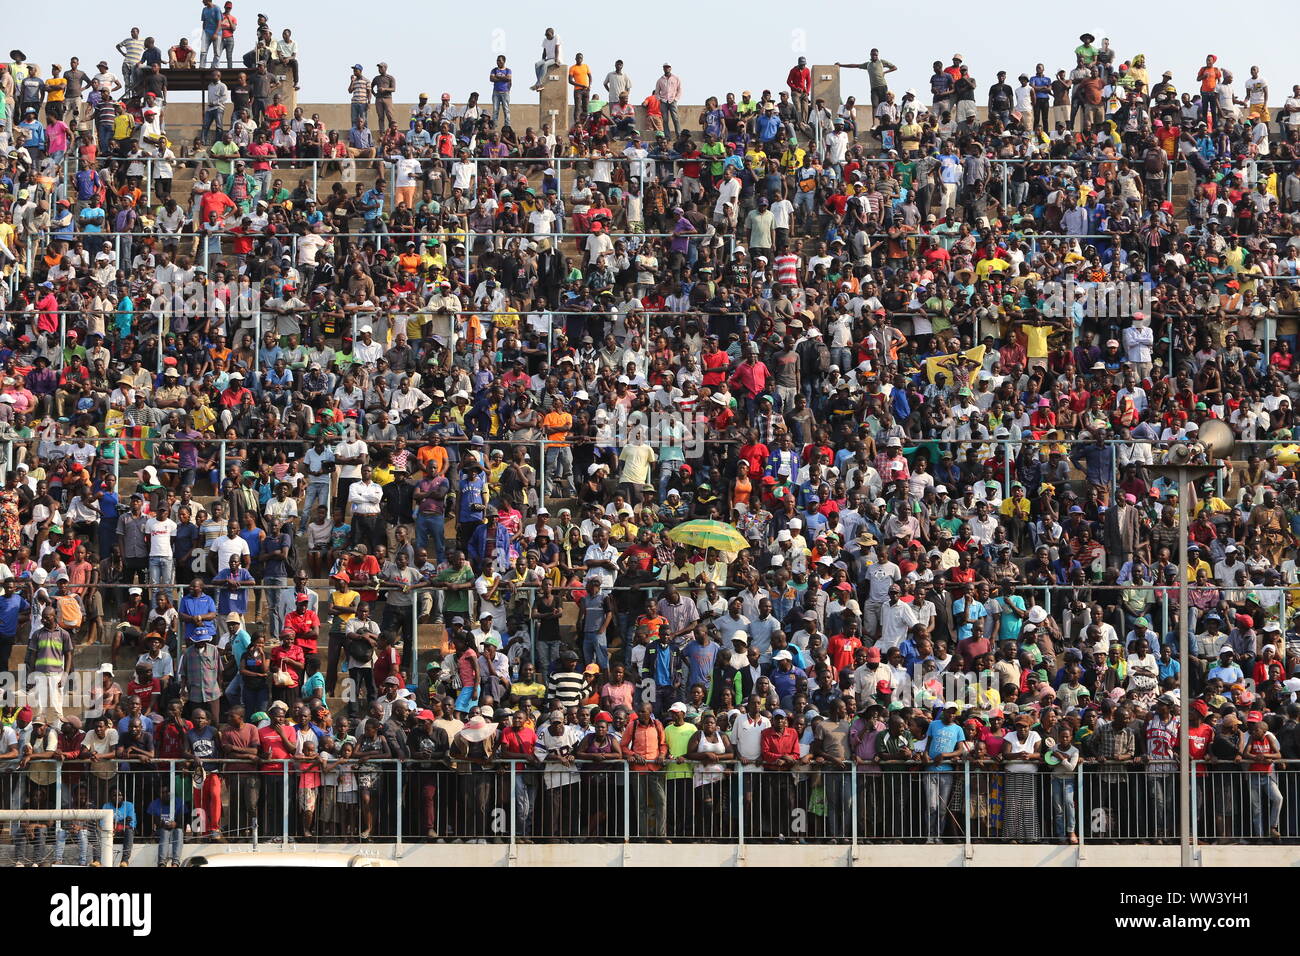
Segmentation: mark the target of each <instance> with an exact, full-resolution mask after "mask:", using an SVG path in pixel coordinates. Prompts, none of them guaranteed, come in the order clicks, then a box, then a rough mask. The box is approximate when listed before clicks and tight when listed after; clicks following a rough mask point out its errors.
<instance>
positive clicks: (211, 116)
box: [202, 70, 230, 145]
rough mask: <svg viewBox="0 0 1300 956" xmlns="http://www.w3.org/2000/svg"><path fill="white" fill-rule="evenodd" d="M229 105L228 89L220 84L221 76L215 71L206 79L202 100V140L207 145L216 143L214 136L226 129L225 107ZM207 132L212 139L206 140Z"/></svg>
mask: <svg viewBox="0 0 1300 956" xmlns="http://www.w3.org/2000/svg"><path fill="white" fill-rule="evenodd" d="M229 103H230V87H228V86H226V84H225V83H223V82H221V74H220V73H218V72H217V71H216V70H213V71H212V75H211V76H210V77H208V87H207V94H206V95H205V97H204V100H203V133H202V136H203V140H204V142H207V143H208V145H212V143H215V142H216V139H215V136H219V135H220V134H221V131H222V130H224V129H225V128H226V119H225V117H226V106H227V105H228V104H229ZM208 130H212V132H213V134H214V138H213V139H212V140H208Z"/></svg>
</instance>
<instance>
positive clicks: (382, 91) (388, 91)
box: [370, 63, 397, 136]
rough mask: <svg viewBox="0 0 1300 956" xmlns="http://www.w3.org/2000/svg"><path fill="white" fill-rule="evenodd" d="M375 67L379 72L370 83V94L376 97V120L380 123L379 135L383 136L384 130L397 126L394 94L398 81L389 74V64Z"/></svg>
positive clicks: (380, 64)
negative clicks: (394, 116)
mask: <svg viewBox="0 0 1300 956" xmlns="http://www.w3.org/2000/svg"><path fill="white" fill-rule="evenodd" d="M375 65H376V66H377V67H378V69H379V72H378V73H377V74H376V75H375V78H374V79H373V80H371V81H370V92H371V93H373V94H374V97H375V119H376V120H377V121H378V122H379V134H380V136H383V133H384V130H386V129H388V127H390V126H396V125H397V120H396V119H394V118H393V93H394V91H396V89H397V80H396V79H394V78H393V75H392V74H391V73H389V72H388V64H387V63H377V64H375Z"/></svg>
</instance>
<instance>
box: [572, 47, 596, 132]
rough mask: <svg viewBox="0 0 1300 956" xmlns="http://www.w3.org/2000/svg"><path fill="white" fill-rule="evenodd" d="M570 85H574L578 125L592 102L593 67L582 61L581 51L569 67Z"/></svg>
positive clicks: (574, 111) (576, 122)
mask: <svg viewBox="0 0 1300 956" xmlns="http://www.w3.org/2000/svg"><path fill="white" fill-rule="evenodd" d="M569 85H570V86H571V87H573V125H574V126H577V125H578V124H579V123H581V122H582V120H583V118H584V117H585V116H586V115H587V104H588V103H589V102H591V67H589V66H587V64H585V63H583V62H582V54H581V53H579V54H577V55H575V56H574V58H573V66H571V67H569Z"/></svg>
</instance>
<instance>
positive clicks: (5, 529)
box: [0, 470, 22, 551]
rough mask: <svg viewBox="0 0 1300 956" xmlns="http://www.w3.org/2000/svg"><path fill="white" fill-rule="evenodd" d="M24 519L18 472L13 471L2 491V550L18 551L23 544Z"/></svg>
mask: <svg viewBox="0 0 1300 956" xmlns="http://www.w3.org/2000/svg"><path fill="white" fill-rule="evenodd" d="M21 531H22V519H21V518H20V516H19V499H18V472H17V470H14V471H11V472H10V473H9V476H8V478H7V479H6V480H5V485H4V488H3V489H0V549H2V550H5V551H13V550H16V549H17V548H18V547H19V546H20V545H21V544H22V539H21Z"/></svg>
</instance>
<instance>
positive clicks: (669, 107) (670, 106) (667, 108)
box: [663, 103, 682, 137]
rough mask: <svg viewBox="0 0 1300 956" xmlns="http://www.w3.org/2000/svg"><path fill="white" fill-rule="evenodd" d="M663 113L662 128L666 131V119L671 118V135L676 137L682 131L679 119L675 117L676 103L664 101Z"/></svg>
mask: <svg viewBox="0 0 1300 956" xmlns="http://www.w3.org/2000/svg"><path fill="white" fill-rule="evenodd" d="M663 114H664V130H665V131H666V130H667V129H668V121H669V120H670V119H671V120H672V121H673V136H674V137H676V136H677V135H678V134H679V133H680V132H681V131H682V124H681V121H680V120H679V119H678V118H677V104H676V103H664V104H663Z"/></svg>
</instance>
